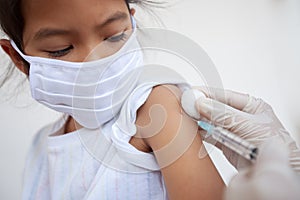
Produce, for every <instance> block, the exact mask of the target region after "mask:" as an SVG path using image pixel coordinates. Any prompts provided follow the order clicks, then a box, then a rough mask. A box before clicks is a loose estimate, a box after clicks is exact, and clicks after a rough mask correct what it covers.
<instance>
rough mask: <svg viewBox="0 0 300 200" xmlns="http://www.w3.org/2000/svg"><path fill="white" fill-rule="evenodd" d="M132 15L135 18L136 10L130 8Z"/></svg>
mask: <svg viewBox="0 0 300 200" xmlns="http://www.w3.org/2000/svg"><path fill="white" fill-rule="evenodd" d="M130 14H131V15H132V16H134V14H135V9H134V8H130Z"/></svg>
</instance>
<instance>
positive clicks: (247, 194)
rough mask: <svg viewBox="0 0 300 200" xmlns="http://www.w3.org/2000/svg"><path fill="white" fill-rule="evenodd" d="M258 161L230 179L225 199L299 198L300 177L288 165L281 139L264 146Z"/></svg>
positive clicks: (285, 148)
mask: <svg viewBox="0 0 300 200" xmlns="http://www.w3.org/2000/svg"><path fill="white" fill-rule="evenodd" d="M260 150H261V151H260V154H259V155H258V158H257V161H256V163H255V165H253V166H251V167H249V168H247V169H246V170H242V171H240V172H239V173H238V174H237V175H236V176H235V177H234V178H233V179H232V180H231V182H230V183H229V185H228V187H227V188H226V191H225V193H224V199H225V200H240V199H243V200H248V199H249V200H252V199H255V200H283V199H289V200H296V199H300V190H299V188H300V177H299V176H297V175H296V174H295V172H294V171H293V170H292V169H291V167H290V166H289V158H288V157H289V156H288V149H287V147H285V145H284V144H282V143H281V144H280V143H279V142H278V141H271V143H268V144H266V145H265V144H264V145H263V146H261V149H260Z"/></svg>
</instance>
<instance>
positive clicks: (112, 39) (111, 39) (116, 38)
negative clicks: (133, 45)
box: [105, 32, 127, 42]
mask: <svg viewBox="0 0 300 200" xmlns="http://www.w3.org/2000/svg"><path fill="white" fill-rule="evenodd" d="M126 39H127V34H126V33H125V32H122V33H121V34H118V35H113V36H111V37H109V38H106V39H105V40H106V41H109V42H120V41H124V40H126Z"/></svg>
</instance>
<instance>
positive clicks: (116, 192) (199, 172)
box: [0, 0, 224, 200]
mask: <svg viewBox="0 0 300 200" xmlns="http://www.w3.org/2000/svg"><path fill="white" fill-rule="evenodd" d="M149 2H151V1H147V0H140V1H138V0H136V1H130V0H109V1H108V0H84V1H83V0H23V1H21V0H1V6H0V22H1V27H2V29H3V31H4V32H5V33H6V34H7V35H8V37H9V38H10V40H6V39H2V40H1V41H0V45H1V46H2V48H3V50H4V51H5V52H6V53H7V55H8V56H9V57H10V58H11V60H12V61H13V63H14V64H15V65H16V67H17V68H18V69H20V70H21V71H22V72H23V73H25V74H26V75H28V78H29V82H30V87H31V91H32V96H33V98H35V99H36V100H37V101H38V102H40V103H43V104H44V105H46V106H48V107H50V108H52V109H54V110H56V111H60V112H62V113H65V115H64V116H63V117H62V118H61V119H60V120H58V121H57V122H56V123H54V124H51V125H49V126H47V127H45V128H43V129H41V130H40V131H39V133H38V134H37V135H36V138H35V139H34V141H33V145H32V148H31V150H30V153H29V156H28V160H27V164H26V167H25V171H24V183H23V184H24V189H23V194H22V198H23V199H139V200H141V199H197V200H199V199H221V198H222V190H223V188H224V183H223V181H222V179H221V177H220V175H219V174H218V172H217V170H216V168H215V167H214V165H213V163H212V161H211V159H210V158H209V156H206V157H205V158H202V159H199V157H198V154H199V150H200V148H201V146H202V140H201V137H200V136H199V135H198V134H197V130H198V128H197V125H196V123H195V122H194V121H193V120H192V119H191V118H190V117H188V116H187V115H186V114H185V113H184V112H183V111H182V109H181V107H180V103H179V97H180V94H181V90H180V89H179V87H178V85H177V84H176V83H170V82H168V81H162V82H161V84H156V85H151V88H148V89H147V87H134V88H132V87H131V86H132V85H134V86H136V82H135V80H134V79H132V76H128V83H129V84H126V83H123V82H122V84H118V81H120V79H114V78H115V77H118V76H119V75H120V73H117V72H116V71H114V70H113V69H112V68H116V69H118V70H117V71H118V72H120V71H121V72H123V71H122V70H124V73H126V72H128V70H130V69H135V67H136V66H137V65H138V64H139V63H140V61H141V55H140V54H138V53H133V54H128V55H127V56H124V57H120V59H118V61H116V62H114V63H113V64H112V65H111V66H110V67H108V68H106V70H107V71H105V72H103V71H101V75H103V80H102V82H101V81H100V82H101V83H106V82H107V83H109V84H107V85H105V87H104V86H103V87H101V88H100V89H99V88H98V87H97V86H92V90H93V92H94V93H95V95H91V94H90V93H89V89H91V88H90V85H89V83H95V82H96V81H94V78H95V74H96V77H97V78H99V72H98V71H97V70H98V68H99V69H100V68H103V66H108V65H107V64H105V63H107V61H108V60H110V61H111V60H112V58H116V55H119V54H120V52H124V51H127V50H130V49H132V48H133V47H136V46H137V45H138V43H137V40H136V38H135V35H134V32H135V29H136V24H135V20H134V17H133V16H134V14H135V10H134V9H130V6H129V3H141V4H142V3H146V4H147V3H149ZM99 44H100V45H99ZM102 44H104V45H102ZM99 46H100V49H98V47H99ZM95 49H97V50H96V52H97V53H99V55H97V56H96V57H97V59H87V57H90V54H91V52H95ZM86 60H93V61H89V62H85V61H86ZM97 66H98V68H97ZM97 73H98V74H97ZM121 74H122V73H121ZM91 80H92V81H91ZM110 80H115V81H110ZM89 81H91V82H89ZM93 81H94V82H93ZM109 81H110V82H109ZM123 81H125V82H126V81H127V80H123ZM74 83H75V84H74ZM101 83H100V84H101ZM123 85H125V86H124V87H123ZM146 85H147V84H146ZM148 87H149V84H148ZM82 88H83V89H82ZM111 88H113V89H111ZM115 88H117V89H115ZM124 88H125V89H124ZM145 88H146V89H145ZM110 90H117V91H118V92H119V91H120V94H118V99H119V101H118V102H121V103H119V104H110V103H111V102H110V101H109V100H111V98H112V97H111V91H110ZM141 91H144V92H141ZM118 92H116V93H118ZM90 100H91V101H90ZM106 101H109V102H110V103H106ZM91 104H92V106H91ZM112 109H114V111H116V112H112V111H111V110H112ZM124 121H125V122H126V123H123V122H124ZM127 122H128V123H127ZM156 122H158V124H159V123H160V122H163V124H162V125H161V126H162V127H157V123H156ZM131 123H133V125H134V126H132V124H131ZM126 129H127V131H126ZM85 139H86V140H85ZM189 141H191V142H190V143H189ZM89 142H92V144H93V145H96V146H94V148H93V150H94V152H91V148H90V146H89V145H87V144H90V143H89ZM184 147H186V148H184ZM182 150H184V151H182ZM178 151H179V152H180V153H179V154H178ZM124 152H125V153H124ZM95 155H97V156H95ZM99 156H100V157H99ZM99 158H100V159H99ZM174 158H176V159H174Z"/></svg>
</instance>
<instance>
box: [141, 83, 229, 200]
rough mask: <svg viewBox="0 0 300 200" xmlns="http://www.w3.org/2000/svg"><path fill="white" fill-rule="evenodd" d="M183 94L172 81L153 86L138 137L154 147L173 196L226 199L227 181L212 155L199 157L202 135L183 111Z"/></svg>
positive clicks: (147, 146)
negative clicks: (170, 83)
mask: <svg viewBox="0 0 300 200" xmlns="http://www.w3.org/2000/svg"><path fill="white" fill-rule="evenodd" d="M180 96H181V91H180V90H179V89H178V88H177V87H175V86H172V85H161V86H157V87H155V88H153V90H152V93H151V94H150V96H149V98H148V99H147V101H146V102H145V104H144V105H143V106H142V107H141V108H140V109H139V111H138V116H137V121H136V126H137V129H138V131H137V134H136V136H135V137H136V138H142V140H143V142H142V143H143V144H144V145H140V146H141V147H142V148H143V147H144V149H145V150H147V149H150V151H153V153H154V155H155V157H156V159H157V161H158V164H159V165H160V167H161V172H162V175H163V178H164V181H165V184H166V187H167V192H168V197H169V198H170V199H172V200H174V199H180V200H182V199H189V200H193V199H197V200H199V199H222V194H223V190H224V187H225V185H224V182H223V180H222V178H221V176H220V175H219V173H218V171H217V169H216V168H215V166H214V164H213V162H212V160H211V159H210V157H209V156H208V155H207V156H205V157H203V158H199V152H200V149H201V151H202V153H203V150H204V146H203V143H202V139H201V136H200V135H199V134H197V132H198V127H197V124H196V122H195V121H193V120H192V119H191V118H190V117H189V116H187V115H186V114H185V113H184V112H183V110H182V108H181V106H180ZM204 151H205V150H204Z"/></svg>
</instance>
